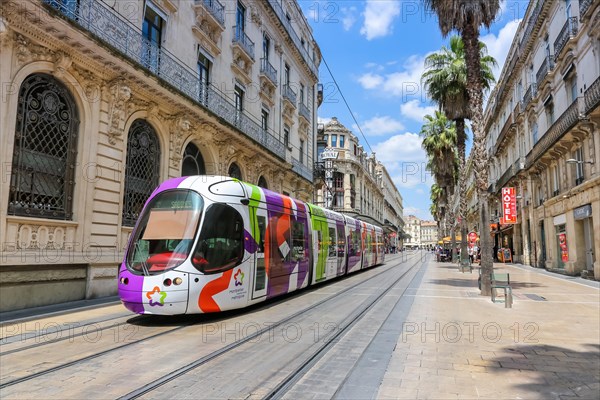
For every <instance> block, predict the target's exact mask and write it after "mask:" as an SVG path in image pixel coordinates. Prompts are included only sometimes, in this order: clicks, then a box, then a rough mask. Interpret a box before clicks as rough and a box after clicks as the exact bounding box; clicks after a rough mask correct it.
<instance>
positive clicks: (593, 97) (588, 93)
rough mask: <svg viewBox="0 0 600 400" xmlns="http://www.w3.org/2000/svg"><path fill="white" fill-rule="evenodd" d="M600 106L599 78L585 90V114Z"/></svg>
mask: <svg viewBox="0 0 600 400" xmlns="http://www.w3.org/2000/svg"><path fill="white" fill-rule="evenodd" d="M599 105H600V77H599V78H596V80H595V81H594V83H592V84H591V85H590V87H589V88H587V89H586V90H585V113H586V114H589V113H590V112H592V110H593V109H595V108H596V107H598V106H599Z"/></svg>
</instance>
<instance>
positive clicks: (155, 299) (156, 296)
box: [146, 286, 167, 307]
mask: <svg viewBox="0 0 600 400" xmlns="http://www.w3.org/2000/svg"><path fill="white" fill-rule="evenodd" d="M146 297H147V298H148V300H150V301H149V302H148V304H149V305H150V306H151V307H154V306H161V307H162V306H164V305H165V299H166V298H167V292H161V290H160V288H159V287H158V286H154V289H153V290H151V291H150V292H146Z"/></svg>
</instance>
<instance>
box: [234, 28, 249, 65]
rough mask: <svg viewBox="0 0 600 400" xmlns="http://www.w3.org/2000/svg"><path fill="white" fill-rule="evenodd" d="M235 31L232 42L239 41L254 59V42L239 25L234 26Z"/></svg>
mask: <svg viewBox="0 0 600 400" xmlns="http://www.w3.org/2000/svg"><path fill="white" fill-rule="evenodd" d="M233 33H234V34H233V39H232V42H233V43H237V44H238V45H239V46H240V47H241V48H242V49H243V50H244V51H245V52H246V54H248V56H250V58H251V59H253V60H254V42H253V41H252V40H250V38H249V37H248V35H246V32H244V30H243V29H240V28H238V26H237V25H236V26H234V27H233Z"/></svg>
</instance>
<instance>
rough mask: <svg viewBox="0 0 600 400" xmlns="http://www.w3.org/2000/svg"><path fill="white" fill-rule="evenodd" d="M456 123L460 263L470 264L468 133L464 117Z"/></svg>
mask: <svg viewBox="0 0 600 400" xmlns="http://www.w3.org/2000/svg"><path fill="white" fill-rule="evenodd" d="M454 122H455V123H456V137H457V147H458V157H459V165H458V201H459V210H458V219H459V220H460V265H461V266H462V265H468V260H469V254H468V251H467V197H466V196H465V194H466V192H467V177H466V173H467V171H466V168H465V158H466V152H467V150H466V141H467V134H466V132H465V120H464V118H458V119H456V120H455V121H454Z"/></svg>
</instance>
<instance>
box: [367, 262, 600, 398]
mask: <svg viewBox="0 0 600 400" xmlns="http://www.w3.org/2000/svg"><path fill="white" fill-rule="evenodd" d="M494 268H495V272H501V273H504V272H508V273H509V274H510V280H511V286H512V288H513V293H514V304H513V306H512V308H505V304H504V303H500V302H498V303H492V302H491V299H490V298H489V297H484V296H480V295H479V293H480V291H479V290H478V287H477V278H478V275H479V273H478V272H479V270H478V269H477V268H476V269H474V270H473V272H472V273H469V272H468V271H467V272H465V273H462V272H460V271H459V270H458V268H457V267H456V265H453V264H450V263H438V262H435V261H432V262H430V263H429V265H428V266H427V271H426V272H425V275H424V277H423V280H422V282H421V284H420V286H419V287H418V288H416V287H415V288H412V289H409V290H408V291H407V293H406V295H409V296H414V303H413V306H412V308H411V310H410V313H409V315H408V317H407V319H406V321H405V322H404V323H402V326H399V327H398V329H400V330H401V331H402V334H401V335H400V336H399V338H398V341H397V343H396V347H395V349H394V352H393V356H392V358H391V360H390V363H389V365H388V368H387V370H386V373H385V375H384V378H383V381H382V383H381V386H380V387H379V392H378V394H377V398H380V399H417V398H418V399H479V398H482V399H575V398H577V399H579V398H585V399H598V398H600V292H599V289H598V284H597V282H590V283H587V282H586V281H584V280H582V279H581V278H572V277H563V276H560V275H555V274H552V275H551V274H547V273H545V271H540V270H536V269H534V268H529V267H523V266H513V265H508V264H495V265H494ZM501 299H502V300H503V295H502V296H501Z"/></svg>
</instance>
